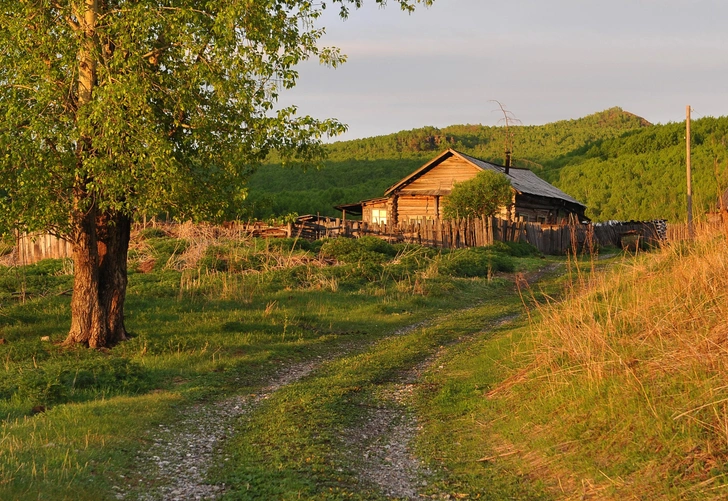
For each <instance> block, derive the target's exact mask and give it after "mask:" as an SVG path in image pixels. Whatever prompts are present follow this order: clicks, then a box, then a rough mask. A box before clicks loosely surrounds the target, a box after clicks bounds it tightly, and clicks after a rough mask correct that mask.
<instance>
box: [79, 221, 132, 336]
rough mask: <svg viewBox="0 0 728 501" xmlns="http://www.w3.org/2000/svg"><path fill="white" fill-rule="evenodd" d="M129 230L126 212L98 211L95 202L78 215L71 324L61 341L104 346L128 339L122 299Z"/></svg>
mask: <svg viewBox="0 0 728 501" xmlns="http://www.w3.org/2000/svg"><path fill="white" fill-rule="evenodd" d="M130 233H131V219H130V218H129V217H128V216H125V215H122V214H118V213H107V214H101V215H99V214H98V212H97V210H96V209H95V207H92V208H91V209H89V210H88V211H87V212H86V213H84V214H83V215H82V216H79V218H78V222H77V224H76V231H75V234H74V235H73V264H74V282H73V297H72V299H71V329H70V331H69V333H68V337H67V338H66V344H68V345H71V344H78V343H80V344H84V345H87V346H89V347H90V348H108V347H111V346H114V345H115V344H117V343H119V342H120V341H123V340H125V339H127V332H126V328H125V326H124V301H125V299H126V286H127V281H128V279H127V267H126V263H127V255H128V251H129V236H130Z"/></svg>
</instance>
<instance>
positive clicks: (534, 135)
mask: <svg viewBox="0 0 728 501" xmlns="http://www.w3.org/2000/svg"><path fill="white" fill-rule="evenodd" d="M510 134H512V142H513V155H514V163H515V165H517V166H519V167H526V168H529V169H531V170H533V171H534V172H536V173H537V174H538V175H540V176H542V177H544V178H545V179H547V180H548V181H549V182H551V183H553V184H555V185H556V186H558V187H559V188H561V189H562V190H564V191H565V192H567V193H569V194H570V195H572V196H574V197H576V198H577V199H578V200H581V201H582V202H584V203H585V204H586V205H587V206H588V211H587V215H589V216H590V217H591V218H592V219H594V220H596V221H604V220H609V219H620V220H630V219H655V218H666V219H668V220H670V221H681V220H684V218H685V193H686V183H685V139H684V138H685V130H684V124H680V123H671V124H666V125H651V124H649V123H648V122H647V121H645V120H644V119H642V118H640V117H638V116H635V115H632V114H631V113H628V112H625V111H623V110H621V109H620V108H612V109H609V110H606V111H603V112H600V113H596V114H594V115H589V116H587V117H584V118H580V119H578V120H566V121H560V122H554V123H551V124H546V125H540V126H516V127H511V128H510ZM727 139H728V117H723V118H702V119H700V120H696V121H694V122H693V142H692V144H693V166H694V174H693V180H694V185H693V192H694V204H695V212H696V213H697V212H704V211H705V210H709V209H710V208H711V206H712V205H714V203H715V200H716V199H717V193H718V191H719V188H721V187H722V188H723V189H725V188H728V175H726V171H727V170H728V168H727V162H728V150H727V149H726V140H727ZM505 140H506V130H505V128H503V127H485V126H481V125H453V126H450V127H445V128H443V129H437V128H434V127H425V128H422V129H414V130H411V131H402V132H398V133H396V134H390V135H386V136H379V137H372V138H367V139H359V140H354V141H344V142H338V143H333V144H331V145H329V146H328V154H329V158H328V160H327V161H326V162H325V163H324V165H323V167H322V168H321V169H320V170H309V171H307V172H304V171H302V170H300V169H295V168H288V169H283V168H281V167H280V166H279V165H276V164H270V165H266V166H264V167H263V168H262V169H260V170H259V171H258V172H257V173H256V174H255V175H254V176H253V177H252V178H251V181H250V197H249V200H248V206H247V207H246V211H247V212H246V216H247V217H250V216H252V217H257V218H266V217H270V216H271V215H283V214H287V213H291V212H297V213H299V214H304V213H316V212H320V213H321V214H325V215H338V212H337V211H336V210H334V209H333V206H334V205H337V204H341V203H350V202H356V201H358V200H363V199H367V198H373V197H377V196H381V195H382V194H383V193H384V190H385V189H386V188H387V187H389V186H391V185H392V184H394V183H395V182H396V181H398V180H399V179H401V178H403V177H404V176H406V175H407V174H409V173H411V172H412V171H413V170H415V169H417V168H418V167H420V166H421V165H422V164H423V163H425V162H426V161H427V160H429V159H431V158H432V157H433V156H435V155H436V154H438V153H439V152H441V151H442V150H444V149H446V148H449V147H452V148H455V149H458V150H461V151H463V152H465V153H469V154H471V155H473V156H475V157H478V158H482V159H485V160H491V161H494V162H498V163H502V162H503V151H504V149H505V147H504V145H505Z"/></svg>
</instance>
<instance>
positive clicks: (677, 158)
mask: <svg viewBox="0 0 728 501" xmlns="http://www.w3.org/2000/svg"><path fill="white" fill-rule="evenodd" d="M692 131H693V134H692V167H693V206H694V211H695V213H696V214H700V213H701V212H705V211H709V210H713V209H714V208H715V206H716V202H717V200H718V196H719V193H722V192H724V191H725V190H726V189H727V188H728V150H726V147H725V145H726V141H728V117H721V118H712V117H706V118H701V119H699V120H695V121H693V123H692ZM545 166H546V170H545V171H544V173H543V175H544V177H545V178H546V179H547V180H548V181H550V182H552V183H553V184H555V185H556V186H558V187H559V188H561V189H562V190H565V191H567V192H568V193H569V194H570V195H572V196H574V197H575V198H576V199H578V200H580V201H581V202H583V203H585V204H586V205H587V215H588V216H589V217H590V218H592V219H593V220H596V221H604V220H609V219H616V220H631V219H635V220H650V219H668V220H669V221H671V222H678V221H684V220H685V214H686V209H685V206H686V203H685V200H686V193H687V187H686V186H687V183H686V181H685V124H684V123H669V124H665V125H654V126H651V127H647V128H643V129H640V130H637V131H632V132H630V133H626V134H624V135H623V136H621V137H617V138H613V139H604V140H600V141H596V142H594V143H592V144H590V145H587V146H585V147H582V148H579V149H576V150H574V151H572V152H570V153H568V154H565V155H562V156H559V157H556V158H554V159H552V160H551V161H549V162H546V163H545Z"/></svg>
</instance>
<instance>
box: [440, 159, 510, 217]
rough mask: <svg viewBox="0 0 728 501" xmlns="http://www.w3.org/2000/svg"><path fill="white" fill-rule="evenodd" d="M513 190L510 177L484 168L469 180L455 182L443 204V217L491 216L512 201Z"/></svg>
mask: <svg viewBox="0 0 728 501" xmlns="http://www.w3.org/2000/svg"><path fill="white" fill-rule="evenodd" d="M512 197H513V191H512V188H511V183H510V181H508V178H507V177H506V176H505V175H503V174H499V173H497V172H493V171H489V170H484V171H481V172H478V174H477V175H476V176H475V177H474V178H472V179H469V180H467V181H463V182H460V183H455V185H454V186H453V188H452V192H450V194H449V195H448V196H447V197H445V199H444V200H443V205H442V213H443V218H445V219H459V218H478V217H484V216H485V217H491V216H493V215H495V214H496V213H497V212H498V210H499V209H500V208H501V207H503V206H507V205H509V204H510V203H511V200H512Z"/></svg>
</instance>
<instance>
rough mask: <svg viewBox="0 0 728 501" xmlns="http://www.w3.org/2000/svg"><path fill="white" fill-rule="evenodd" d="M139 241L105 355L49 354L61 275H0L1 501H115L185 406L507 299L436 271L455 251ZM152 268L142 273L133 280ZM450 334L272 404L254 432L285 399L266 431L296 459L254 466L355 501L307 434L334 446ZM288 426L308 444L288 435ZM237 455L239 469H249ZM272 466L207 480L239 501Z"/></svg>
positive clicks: (281, 451) (505, 290) (56, 338)
mask: <svg viewBox="0 0 728 501" xmlns="http://www.w3.org/2000/svg"><path fill="white" fill-rule="evenodd" d="M147 233H148V234H145V235H143V238H142V239H139V240H137V243H136V244H135V245H134V247H133V252H132V253H131V254H132V258H133V259H132V262H131V263H130V270H131V272H130V282H129V290H128V297H127V305H126V311H127V319H126V324H127V328H128V329H129V331H130V333H131V335H132V338H131V340H130V341H127V342H124V343H122V344H120V345H119V346H117V347H115V348H113V349H111V350H108V351H104V352H96V351H93V350H88V349H84V348H65V347H62V346H61V345H60V343H61V342H62V341H63V339H64V338H65V335H66V332H67V330H68V328H69V323H70V320H69V318H68V305H69V301H70V297H69V295H68V291H69V289H70V288H71V286H72V277H71V275H70V272H71V266H70V263H69V262H67V261H45V262H41V263H38V264H37V265H33V266H30V267H25V268H4V269H0V300H2V303H0V337H2V338H4V339H5V340H6V344H0V362H1V364H0V419H1V420H2V424H1V425H0V498H1V499H37V498H38V497H39V496H42V497H43V498H44V499H109V498H113V497H114V494H115V492H116V490H115V487H118V486H123V485H128V484H129V483H130V482H132V483H133V482H135V481H137V478H130V477H134V475H136V473H135V466H136V465H135V457H136V455H137V453H138V452H139V451H140V450H142V449H144V448H145V447H146V446H147V444H148V441H149V440H150V436H151V433H153V430H154V429H155V427H157V426H159V425H160V424H169V423H171V422H173V421H174V420H175V419H176V416H177V415H178V413H179V412H180V409H184V408H185V406H188V405H191V404H192V403H194V402H199V401H204V400H210V399H221V398H224V397H225V396H226V395H231V394H247V393H252V392H256V391H258V389H259V388H260V387H261V385H262V384H263V383H264V382H265V381H266V380H267V379H269V378H270V377H271V376H272V374H274V373H275V371H276V370H277V369H278V368H279V367H280V366H281V364H284V365H285V364H290V363H293V362H295V361H300V360H307V359H312V358H315V357H318V356H321V357H326V356H327V355H328V354H331V353H334V352H337V351H340V350H341V349H342V347H344V346H349V347H350V346H352V343H354V345H356V346H360V347H361V348H359V349H361V350H363V349H365V348H364V347H366V346H367V345H369V344H371V343H374V342H376V341H377V340H379V339H383V338H385V337H386V336H388V335H391V334H392V333H393V332H394V331H396V330H397V329H398V328H401V327H404V326H407V325H411V324H414V323H417V322H419V321H421V320H422V319H425V318H433V317H438V316H441V315H444V314H447V313H448V312H450V311H457V310H458V309H460V308H463V307H466V306H468V305H471V304H473V303H478V302H482V301H483V300H485V299H487V298H496V297H501V296H503V295H509V294H510V295H511V296H512V291H511V289H509V287H508V286H507V285H505V282H504V281H503V280H502V279H500V278H494V277H493V276H492V274H491V273H490V271H488V272H487V273H486V272H484V276H483V277H482V278H457V277H453V276H451V275H449V274H448V273H447V272H446V271H445V270H442V269H440V263H441V262H442V261H444V260H446V259H449V258H450V257H449V256H451V255H458V254H459V253H461V252H462V251H456V252H454V253H446V254H440V253H435V252H432V251H430V250H426V249H422V248H418V247H416V246H394V247H392V248H391V249H390V248H389V247H387V248H386V249H384V252H381V251H382V249H378V248H377V247H376V246H373V244H372V243H368V242H366V241H363V242H361V244H362V245H367V246H369V247H370V248H368V249H364V250H365V251H366V252H360V254H361V255H360V256H359V258H358V259H350V260H347V259H344V260H343V262H341V263H339V264H335V265H331V264H325V263H324V262H323V261H321V260H320V259H319V256H318V254H317V251H318V246H305V245H299V244H297V243H295V242H293V241H291V242H280V243H276V244H273V245H271V244H270V243H268V242H262V241H251V242H247V243H245V244H243V243H240V242H235V241H219V242H217V243H216V245H215V247H207V248H206V249H198V248H196V247H195V246H196V245H197V244H196V242H195V241H194V240H178V239H175V238H171V237H168V236H165V235H164V234H162V233H160V232H147ZM390 247H391V246H390ZM198 251H199V252H198ZM368 252H371V253H374V254H381V255H382V256H385V258H384V259H383V258H382V257H380V256H379V255H377V256H374V257H373V258H372V256H371V255H370V254H368ZM212 255H214V256H215V257H216V259H217V260H218V261H226V265H225V267H224V268H222V269H224V270H225V271H220V270H221V268H220V267H218V266H217V265H215V264H214V263H215V262H214V261H212V262H210V259H207V258H209V256H212ZM488 256H491V257H492V258H493V259H509V260H514V261H512V262H513V263H514V266H515V268H516V269H519V270H520V269H523V270H528V269H532V268H533V267H534V266H536V265H537V264H539V263H542V262H543V260H542V259H541V258H539V257H537V256H535V255H533V254H531V255H530V256H529V257H523V258H514V257H513V256H510V255H508V252H507V251H506V250H500V251H499V250H497V249H493V250H492V251H490V252H489V254H488ZM150 259H151V260H153V261H154V266H153V267H152V269H151V271H149V272H148V273H142V272H140V271H137V270H140V269H141V268H142V264H143V263H145V262H148V261H149V260H150ZM488 259H490V257H489V258H488ZM491 270H492V268H491ZM473 321H475V320H473ZM463 328H465V329H466V330H467V329H473V328H475V327H474V326H470V327H466V326H465V327H463ZM457 332H460V331H459V330H453V331H452V332H449V331H448V332H445V331H437V332H434V331H433V332H432V333H430V334H423V333H415V332H413V333H412V334H410V335H408V336H403V337H402V338H397V339H396V340H394V341H388V342H389V343H390V344H386V342H383V343H385V344H382V345H376V346H375V347H374V348H372V350H373V352H372V353H373V354H370V355H367V354H366V353H362V354H360V355H358V356H359V357H361V358H356V357H354V358H353V359H348V358H347V359H344V360H342V361H341V362H339V363H340V364H343V365H340V366H336V367H338V368H337V369H335V371H334V372H337V371H343V372H342V374H341V375H334V373H331V374H332V375H331V377H333V378H334V379H333V380H326V379H320V378H314V379H312V380H311V381H310V382H309V381H306V382H302V383H301V384H302V385H303V386H299V385H294V386H292V387H291V388H290V389H286V390H284V391H283V392H281V395H280V397H279V396H276V398H275V400H274V401H273V402H270V403H267V407H266V408H264V409H262V410H261V414H260V415H258V414H256V415H255V416H253V420H254V421H252V422H260V421H259V420H265V419H264V417H262V416H267V415H269V414H268V413H269V412H271V411H272V409H274V405H277V402H279V400H280V401H281V402H284V401H285V399H288V402H289V403H288V404H286V405H289V407H285V406H284V407H285V409H286V411H287V410H288V409H291V413H290V414H288V415H280V416H277V417H279V418H281V419H283V418H284V417H287V418H290V420H289V421H282V422H280V423H279V425H277V426H278V428H275V429H269V430H268V431H267V432H266V433H268V434H269V437H277V436H279V435H280V437H281V438H280V439H281V440H283V437H286V436H288V437H289V438H290V440H291V441H292V442H293V445H290V444H286V443H281V444H278V445H276V444H272V445H271V446H270V447H271V448H270V449H266V448H261V449H260V450H259V452H258V454H264V453H265V454H268V455H269V456H266V458H268V459H266V460H270V461H273V462H274V463H275V464H289V466H287V467H286V468H289V470H288V471H289V476H287V477H286V476H285V475H283V476H279V477H276V478H278V479H279V480H281V482H282V483H281V486H284V487H281V488H282V489H284V490H285V491H286V492H288V493H289V494H290V493H293V492H298V491H301V492H313V493H316V495H318V494H319V490H318V489H319V487H317V486H318V485H319V484H321V485H327V486H329V487H331V489H333V491H332V492H335V491H336V490H337V489H339V491H340V492H344V491H346V489H349V490H350V489H351V487H350V486H348V487H347V485H349V484H348V480H347V479H346V478H343V477H342V478H343V480H336V479H337V478H338V477H337V475H338V474H339V472H338V471H335V470H332V469H331V464H330V463H327V462H325V461H328V459H326V458H328V456H327V454H328V453H326V454H325V452H326V442H325V441H323V442H322V441H321V440H319V439H318V438H316V436H315V434H317V433H318V434H320V435H321V436H325V435H326V433H332V434H335V433H336V430H337V427H340V426H343V425H346V424H347V423H353V422H355V421H356V420H357V419H361V413H358V412H357V411H356V409H357V406H356V405H353V404H351V402H359V403H360V402H362V401H363V400H361V399H364V400H367V399H370V398H374V397H373V396H372V395H373V393H372V391H373V390H372V388H373V387H374V386H376V385H377V384H380V383H381V382H386V381H388V380H389V379H391V377H392V375H393V374H394V373H395V372H396V371H398V370H400V369H401V368H402V367H407V366H409V365H411V364H412V363H415V362H416V361H418V360H421V359H422V358H423V357H424V356H426V355H427V354H429V353H431V352H432V350H433V349H435V348H436V347H437V346H438V345H439V344H441V343H443V342H447V341H448V340H449V339H452V336H454V335H456V334H455V333H457ZM420 334H423V336H422V338H421V339H420V337H421V336H420ZM46 337H47V340H44V339H45V338H46ZM357 360H358V361H357ZM347 364H351V365H350V366H349V365H347ZM326 370H334V369H326ZM337 373H338V372H337ZM306 385H309V386H306ZM357 387H362V388H363V387H367V388H368V389H367V390H366V391H360V390H356V388H357ZM324 390H327V391H329V393H328V394H327V393H325V392H324ZM290 392H293V393H290ZM296 392H299V393H296ZM325 395H326V396H325ZM281 399H283V400H281ZM297 402H303V403H301V404H300V405H299V403H297ZM306 402H308V403H306ZM281 405H283V404H281ZM309 405H311V406H313V407H311V409H314V410H312V411H310V409H309V407H307V406H309ZM357 405H358V404H357ZM34 409H35V411H34ZM38 411H40V412H39V413H37V414H34V412H38ZM294 411H295V412H294ZM306 419H310V421H306ZM304 421H305V422H304ZM299 422H300V423H299ZM272 423H273V421H271V424H272ZM294 423H299V424H300V425H301V427H302V429H304V430H305V429H309V430H311V434H310V435H306V434H305V433H304V434H301V435H300V436H298V437H296V436H293V435H290V434H288V435H287V434H286V433H285V430H287V429H288V430H291V429H292V428H291V427H292V426H293V424H294ZM306 427H308V428H306ZM315 430H320V431H315ZM253 431H255V433H258V434H259V435H254V436H253V435H250V433H251V430H242V435H241V437H247V438H251V440H253V439H254V440H253V441H252V442H251V443H264V442H265V440H267V438H265V437H264V436H262V435H260V434H262V433H263V430H262V429H256V430H253ZM314 431H315V433H314ZM331 436H333V435H331ZM261 441H263V442H261ZM241 447H242V446H241ZM291 447H292V449H291ZM289 449H290V450H293V451H296V452H300V451H303V452H305V455H304V456H303V459H304V460H305V458H306V457H310V458H312V459H310V460H309V463H311V464H309V465H308V466H305V467H304V465H298V464H297V463H295V461H297V460H292V459H290V457H291V456H290V452H286V451H288V450H289ZM256 450H257V449H256ZM244 451H245V449H244V448H243V449H241V452H239V453H238V455H237V456H236V457H247V454H248V453H247V452H244ZM253 452H255V451H253ZM241 454H242V456H241ZM251 454H252V452H251ZM279 455H280V457H279ZM251 457H255V456H251ZM285 458H289V459H285ZM329 459H330V458H329ZM289 460H290V461H293V462H292V463H286V462H285V461H289ZM261 464H263V463H261ZM271 464H273V463H267V465H268V466H265V467H263V466H251V465H250V463H246V462H245V461H243V460H241V461H240V462H238V463H236V465H235V469H234V470H231V471H221V472H218V473H217V474H219V476H220V478H225V479H228V481H229V482H232V483H235V482H238V484H237V485H238V487H240V486H242V485H243V483H242V482H243V480H242V479H244V478H247V477H248V476H252V477H251V478H258V476H259V475H264V476H263V477H260V478H261V479H263V478H269V477H265V475H268V473H266V471H268V470H270V471H271V472H273V474H275V472H276V471H278V470H277V469H276V468H269V466H270V465H271ZM299 467H300V468H301V469H300V470H297V469H296V468H299ZM251 468H252V469H251ZM256 468H258V469H257V470H256ZM296 472H299V473H301V472H303V473H305V475H303V476H300V475H298V474H297V473H296ZM122 475H123V477H122ZM281 475H282V474H281ZM284 477H285V479H284ZM322 479H323V480H322ZM284 480H285V481H284ZM250 482H251V480H246V481H245V483H246V485H247V484H248V483H250ZM255 482H258V484H255ZM255 482H253V484H255V485H263V484H265V482H264V481H263V480H260V479H259V480H257V481H255ZM261 482H262V483H261ZM297 482H303V484H305V485H302V486H299V485H298V484H297ZM285 486H289V487H285ZM306 486H308V487H306ZM306 489H308V490H306ZM311 489H313V490H311ZM236 492H238V491H236ZM276 492H278V491H276ZM281 492H282V491H281ZM347 492H348V491H347ZM371 492H373V491H370V493H371ZM289 494H286V496H288V495H289ZM276 495H277V494H276ZM363 495H364V494H362V496H363ZM367 495H369V494H367ZM371 495H372V496H374V495H375V494H371Z"/></svg>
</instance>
